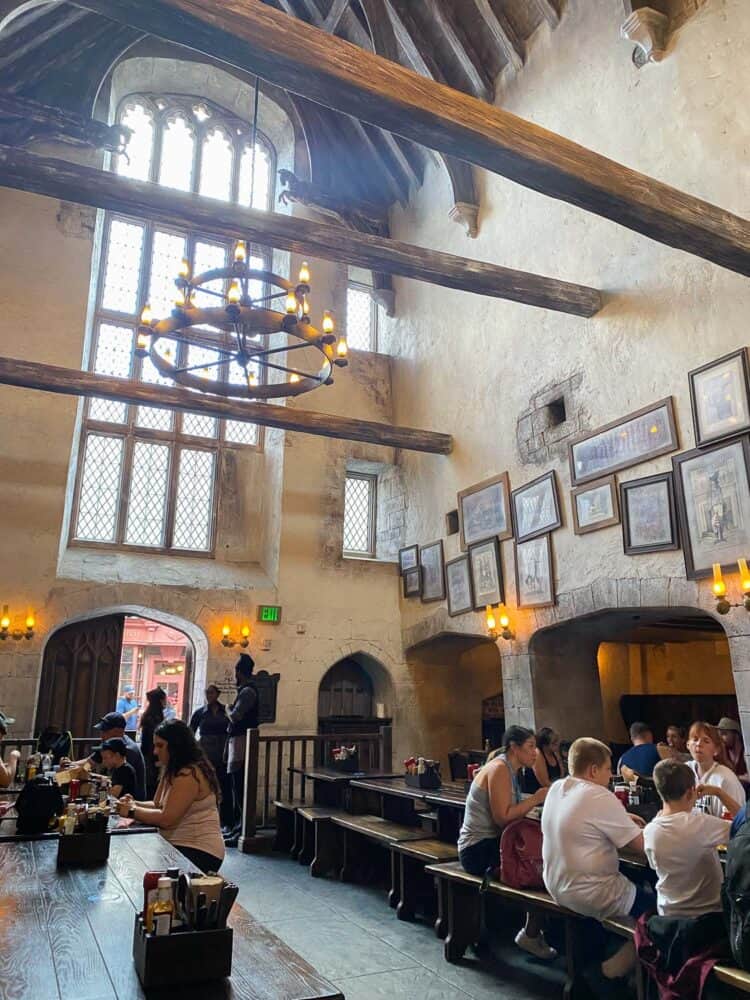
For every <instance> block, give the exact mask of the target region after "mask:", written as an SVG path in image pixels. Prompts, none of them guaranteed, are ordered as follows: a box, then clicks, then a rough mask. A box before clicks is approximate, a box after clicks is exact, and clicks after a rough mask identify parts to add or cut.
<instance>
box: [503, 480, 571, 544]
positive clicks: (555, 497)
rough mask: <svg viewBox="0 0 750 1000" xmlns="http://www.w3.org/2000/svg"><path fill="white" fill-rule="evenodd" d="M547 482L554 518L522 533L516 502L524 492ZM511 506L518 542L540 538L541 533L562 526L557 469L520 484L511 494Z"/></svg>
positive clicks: (547, 532)
mask: <svg viewBox="0 0 750 1000" xmlns="http://www.w3.org/2000/svg"><path fill="white" fill-rule="evenodd" d="M546 483H549V484H550V488H551V491H552V502H553V506H554V511H555V516H554V519H553V520H552V521H550V522H549V523H547V524H544V525H542V526H540V527H538V528H534V529H533V531H527V532H526V534H521V526H520V525H519V518H518V512H517V510H516V503H517V501H518V500H519V499H520V497H521V496H522V495H523V494H524V493H528V492H529V491H530V490H533V489H538V488H539V487H540V486H544V484H546ZM510 507H511V510H512V512H513V533H514V536H515V539H516V541H517V542H528V541H530V540H531V539H532V538H538V537H539V535H547V534H549V532H550V531H554V530H555V529H556V528H559V527H561V526H562V508H561V507H560V494H559V492H558V489H557V476H556V475H555V470H554V469H550V471H549V472H545V473H544V475H543V476H537V478H536V479H532V480H531V482H530V483H525V484H524V485H523V486H519V487H518V488H517V489H515V490H513V492H512V493H511V495H510Z"/></svg>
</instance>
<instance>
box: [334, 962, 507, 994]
mask: <svg viewBox="0 0 750 1000" xmlns="http://www.w3.org/2000/svg"><path fill="white" fill-rule="evenodd" d="M336 986H338V987H339V989H340V990H341V992H342V993H343V994H344V995H345V996H346V1000H379V998H381V997H387V998H389V1000H415V998H417V997H419V998H420V1000H469V995H468V994H467V993H464V991H463V990H460V989H458V988H457V987H456V986H454V985H453V984H452V983H448V982H446V981H445V980H444V979H440V978H439V977H438V976H436V975H434V974H433V973H431V972H427V971H426V970H425V969H422V968H414V969H401V970H399V971H398V972H381V973H379V974H378V975H374V976H360V977H358V978H357V979H339V980H337V982H336ZM495 1000H501V997H500V995H499V994H498V995H496V997H495Z"/></svg>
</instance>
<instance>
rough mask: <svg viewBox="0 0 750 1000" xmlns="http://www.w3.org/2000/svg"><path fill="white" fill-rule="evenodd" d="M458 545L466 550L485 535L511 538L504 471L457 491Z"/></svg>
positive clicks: (507, 493) (508, 496) (508, 502)
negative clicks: (459, 543)
mask: <svg viewBox="0 0 750 1000" xmlns="http://www.w3.org/2000/svg"><path fill="white" fill-rule="evenodd" d="M458 526H459V531H460V532H461V548H462V549H463V550H464V551H466V549H468V547H469V546H470V545H474V543H475V542H483V541H484V540H485V539H486V538H499V539H500V541H502V540H503V539H504V538H510V537H511V535H512V534H513V529H512V527H511V519H510V479H509V478H508V473H507V472H501V473H500V475H499V476H494V477H493V478H492V479H485V480H484V481H483V482H481V483H477V484H476V485H475V486H470V487H469V488H468V489H466V490H461V492H460V493H459V494H458Z"/></svg>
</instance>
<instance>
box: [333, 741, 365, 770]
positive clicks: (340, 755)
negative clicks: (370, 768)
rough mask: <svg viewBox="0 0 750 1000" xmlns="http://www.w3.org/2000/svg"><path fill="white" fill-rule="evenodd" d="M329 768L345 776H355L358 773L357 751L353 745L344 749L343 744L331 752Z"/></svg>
mask: <svg viewBox="0 0 750 1000" xmlns="http://www.w3.org/2000/svg"><path fill="white" fill-rule="evenodd" d="M331 767H333V768H335V769H336V770H337V771H343V772H344V773H345V774H356V772H357V771H359V751H358V750H357V747H356V746H355V745H352V746H350V747H346V746H344V745H343V744H342V745H341V746H338V747H333V749H332V750H331Z"/></svg>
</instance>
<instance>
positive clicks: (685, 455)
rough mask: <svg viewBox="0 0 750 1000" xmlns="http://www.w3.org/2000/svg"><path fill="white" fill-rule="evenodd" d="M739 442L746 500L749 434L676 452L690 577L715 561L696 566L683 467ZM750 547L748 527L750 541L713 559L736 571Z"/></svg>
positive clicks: (680, 521) (676, 484) (748, 494)
mask: <svg viewBox="0 0 750 1000" xmlns="http://www.w3.org/2000/svg"><path fill="white" fill-rule="evenodd" d="M737 446H739V447H740V448H741V450H742V456H743V460H744V471H745V482H744V484H743V485H744V489H745V495H746V496H745V498H746V501H748V502H749V503H750V437H748V436H747V435H744V436H742V437H738V438H732V439H729V440H723V441H717V442H716V443H715V444H712V445H709V446H705V447H703V448H693V449H692V450H691V451H684V452H682V454H680V455H675V456H674V458H673V459H672V472H673V474H674V495H675V502H676V506H677V524H678V528H679V532H680V540H681V542H682V552H683V555H684V557H685V574H686V576H687V578H688V580H700V579H702V578H703V577H706V576H710V575H711V566H712V565H713V563H711V564H710V565H706V566H704V567H702V568H700V569H698V568H697V567H696V562H695V553H694V551H693V543H692V539H691V536H690V521H691V519H690V515H689V513H688V509H687V502H686V497H685V488H684V484H683V479H682V467H683V466H684V465H686V464H687V463H688V462H691V461H694V460H696V459H699V458H705V457H706V456H707V455H710V454H711V453H712V452H715V451H722V450H724V449H728V448H735V447H737ZM749 550H750V530H749V531H748V541H747V543H742V544H740V545H738V546H737V549H736V550H735V552H733V553H732V556H731V558H721V554H719V553H717V556H718V558H717V559H715V560H713V561H714V562H719V563H720V564H721V567H722V569H724V570H728V571H732V570H734V571H736V567H737V559H740V558H742V559H744V558H746V557H747V552H748V551H749ZM724 555H725V556H726V555H727V554H726V553H725V554H724Z"/></svg>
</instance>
